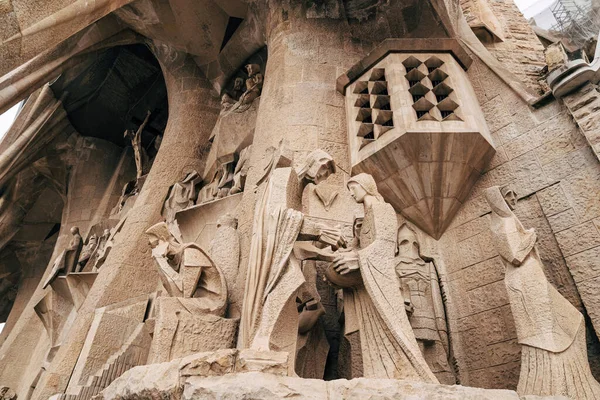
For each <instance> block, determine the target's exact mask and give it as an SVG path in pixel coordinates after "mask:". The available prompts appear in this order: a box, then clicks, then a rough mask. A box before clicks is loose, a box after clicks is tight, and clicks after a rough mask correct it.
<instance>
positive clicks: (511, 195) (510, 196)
mask: <svg viewBox="0 0 600 400" xmlns="http://www.w3.org/2000/svg"><path fill="white" fill-rule="evenodd" d="M500 192H501V193H502V197H504V200H505V201H506V204H508V207H510V209H511V210H514V209H515V207H516V206H517V201H518V200H519V198H518V196H517V192H515V191H514V189H513V188H512V187H511V186H504V187H502V188H501V189H500Z"/></svg>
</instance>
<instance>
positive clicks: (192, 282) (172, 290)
mask: <svg viewBox="0 0 600 400" xmlns="http://www.w3.org/2000/svg"><path fill="white" fill-rule="evenodd" d="M146 233H147V234H148V236H149V241H150V245H151V247H152V256H153V258H154V260H155V261H156V264H157V266H158V269H159V273H160V277H161V281H162V283H163V286H164V288H165V289H166V291H167V293H168V294H169V297H158V298H157V300H156V326H155V329H154V339H153V343H152V350H151V360H152V362H164V361H170V360H171V359H173V358H176V357H184V356H187V355H189V354H192V353H197V352H201V351H212V350H218V349H222V348H229V347H232V346H233V345H234V343H235V334H236V332H237V326H238V320H237V319H227V318H223V317H224V315H225V312H226V309H227V284H226V282H225V276H224V275H223V273H222V272H221V269H220V268H219V266H217V265H216V264H215V263H214V262H213V261H212V260H211V258H210V257H209V256H208V255H207V254H206V253H205V252H204V250H202V249H201V248H200V246H198V245H197V244H195V243H183V244H182V243H179V242H178V241H177V240H176V239H175V237H174V236H173V235H172V234H171V232H170V231H169V229H168V226H167V224H166V223H165V222H160V223H158V224H156V225H154V226H152V227H150V228H149V229H148V230H147V231H146Z"/></svg>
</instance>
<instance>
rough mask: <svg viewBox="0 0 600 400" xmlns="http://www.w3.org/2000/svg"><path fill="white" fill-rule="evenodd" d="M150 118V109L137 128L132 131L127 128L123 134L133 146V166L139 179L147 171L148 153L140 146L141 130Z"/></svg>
mask: <svg viewBox="0 0 600 400" xmlns="http://www.w3.org/2000/svg"><path fill="white" fill-rule="evenodd" d="M149 119H150V111H148V112H147V113H146V118H144V121H143V122H142V124H141V125H140V127H139V128H138V130H137V131H136V132H135V133H134V132H133V131H131V130H129V129H127V130H126V131H125V133H124V134H123V137H124V138H126V139H129V140H130V141H131V147H132V148H133V156H134V157H135V167H136V171H137V173H136V178H137V179H140V178H141V177H142V175H145V174H147V173H148V171H149V165H148V154H147V153H146V150H145V149H144V147H143V146H142V131H143V130H144V128H145V127H146V125H147V124H148V120H149Z"/></svg>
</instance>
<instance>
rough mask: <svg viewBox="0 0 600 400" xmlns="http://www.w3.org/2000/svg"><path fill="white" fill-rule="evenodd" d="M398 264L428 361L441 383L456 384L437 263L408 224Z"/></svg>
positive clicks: (402, 235)
mask: <svg viewBox="0 0 600 400" xmlns="http://www.w3.org/2000/svg"><path fill="white" fill-rule="evenodd" d="M394 263H395V265H396V274H398V278H399V279H400V287H401V291H402V295H403V296H404V304H405V308H406V312H407V314H408V320H409V322H410V325H411V326H412V329H413V332H414V334H415V338H416V339H417V343H418V344H419V348H420V349H421V352H422V353H423V357H425V361H427V364H428V365H429V367H430V368H431V370H432V371H433V372H434V373H435V375H436V376H437V378H438V379H439V380H440V382H442V383H446V384H449V385H452V384H455V383H456V378H455V377H454V372H453V371H452V368H451V366H450V363H449V361H448V354H449V353H450V351H449V340H448V326H447V322H446V313H445V311H444V302H443V299H442V293H441V288H440V283H439V278H438V274H437V271H436V268H435V265H434V264H433V262H432V261H425V260H424V259H423V258H422V257H421V255H420V245H419V242H418V240H417V235H416V233H415V232H414V231H413V230H412V228H410V227H409V226H408V225H407V224H406V223H405V224H402V226H401V227H400V229H398V255H397V256H396V258H395V259H394Z"/></svg>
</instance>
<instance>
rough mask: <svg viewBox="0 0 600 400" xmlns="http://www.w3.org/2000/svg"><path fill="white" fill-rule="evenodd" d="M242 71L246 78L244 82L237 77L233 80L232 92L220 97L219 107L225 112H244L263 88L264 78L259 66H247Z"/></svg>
mask: <svg viewBox="0 0 600 400" xmlns="http://www.w3.org/2000/svg"><path fill="white" fill-rule="evenodd" d="M244 69H245V70H246V74H247V75H248V78H247V79H246V80H245V87H243V85H244V80H243V79H242V78H240V77H237V78H236V79H235V80H234V85H233V90H232V91H231V92H230V93H225V94H223V96H222V97H221V107H222V110H223V111H227V112H238V113H240V112H244V111H246V110H247V109H248V108H250V106H251V105H252V102H253V101H254V100H255V99H257V98H258V97H259V96H260V94H261V92H262V87H263V81H264V77H263V74H262V73H261V67H260V65H259V64H247V65H246V66H245V67H244Z"/></svg>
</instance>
